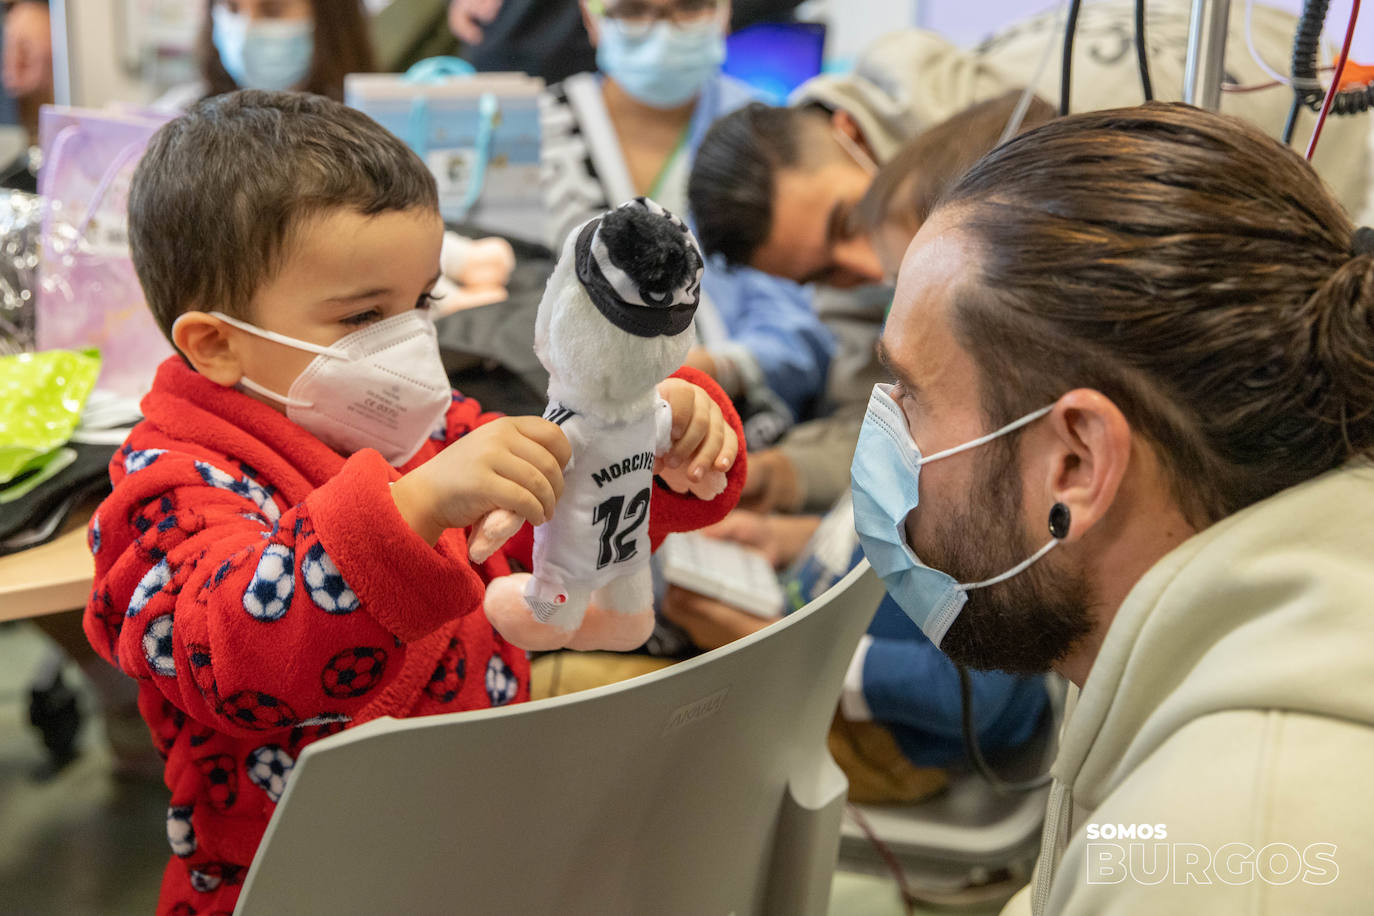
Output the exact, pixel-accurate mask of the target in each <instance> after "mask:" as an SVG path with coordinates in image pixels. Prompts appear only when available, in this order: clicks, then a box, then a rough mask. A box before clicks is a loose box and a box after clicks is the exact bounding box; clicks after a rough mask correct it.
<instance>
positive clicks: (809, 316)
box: [541, 0, 834, 448]
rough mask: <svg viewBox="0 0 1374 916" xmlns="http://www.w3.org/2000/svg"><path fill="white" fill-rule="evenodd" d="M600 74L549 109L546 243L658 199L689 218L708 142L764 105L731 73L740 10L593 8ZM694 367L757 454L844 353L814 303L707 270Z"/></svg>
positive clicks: (688, 2) (707, 2)
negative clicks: (737, 416)
mask: <svg viewBox="0 0 1374 916" xmlns="http://www.w3.org/2000/svg"><path fill="white" fill-rule="evenodd" d="M581 4H582V14H583V19H584V22H585V25H586V27H587V33H588V35H589V37H590V38H591V42H592V44H593V45H594V46H595V47H596V62H597V68H598V71H599V72H597V73H580V74H577V75H575V76H572V77H569V78H568V79H566V80H564V81H563V82H562V83H559V84H557V85H554V86H551V87H550V88H549V90H548V95H547V97H546V98H545V99H544V102H543V104H542V105H541V126H542V130H543V146H542V153H541V155H542V159H543V163H542V164H543V176H542V177H543V189H544V200H545V206H546V209H547V212H548V218H549V226H548V228H549V231H548V242H549V245H550V247H552V248H553V249H554V250H555V251H556V250H558V249H559V248H560V247H561V244H562V241H563V239H564V238H565V237H566V236H567V234H568V232H569V231H571V230H572V229H573V228H574V227H575V226H578V225H581V224H582V223H584V222H585V221H586V220H588V219H590V218H592V217H594V216H596V215H598V214H599V213H601V212H603V211H605V210H606V209H608V208H609V207H613V206H615V205H617V204H619V203H621V202H623V201H626V200H629V199H631V198H634V197H638V196H646V197H651V198H653V199H654V200H656V201H658V202H659V203H660V204H661V205H662V206H663V207H665V208H666V209H668V210H671V211H673V212H680V213H686V212H687V177H688V175H689V174H690V172H691V165H692V160H693V158H694V157H695V155H696V150H697V147H698V146H699V145H700V144H701V140H702V138H703V137H704V136H705V134H706V131H707V129H708V128H709V127H710V126H711V124H712V123H714V122H715V121H716V119H718V118H719V117H721V116H722V115H725V114H728V113H729V112H731V111H733V110H735V109H736V108H740V107H742V106H743V105H745V104H747V103H749V102H751V101H754V100H755V99H756V98H757V95H756V93H755V92H754V90H752V89H751V88H750V87H748V86H746V85H745V84H744V83H741V82H739V81H737V80H734V79H732V78H730V77H728V76H725V75H723V74H722V73H721V65H722V64H723V63H724V61H725V35H726V32H727V31H728V29H729V23H730V12H731V4H730V3H729V2H728V0H581ZM702 288H703V293H704V296H703V302H702V307H701V308H700V309H699V310H698V312H697V328H698V333H699V337H700V344H701V345H700V346H699V347H697V348H694V349H693V351H692V355H691V356H690V357H689V361H688V364H689V365H692V366H694V367H695V368H698V369H701V370H703V371H705V372H707V373H708V374H710V375H711V376H712V377H714V378H715V379H716V381H718V382H719V383H720V384H721V386H722V387H723V388H724V389H725V390H726V391H727V392H728V393H729V394H730V396H731V397H732V398H735V401H736V405H737V406H739V407H740V408H741V413H743V414H753V415H755V416H757V417H758V420H757V421H753V423H752V425H751V420H749V419H746V424H745V433H746V436H748V438H749V439H750V443H749V444H750V447H751V448H757V447H759V445H760V442H759V440H760V439H764V440H765V441H763V443H762V444H767V441H771V439H774V438H776V436H778V435H781V432H782V431H783V430H785V429H786V428H787V427H788V426H790V425H791V423H793V422H794V421H796V420H797V419H801V418H804V414H803V411H804V410H805V409H807V408H808V406H809V405H811V404H813V403H814V401H815V399H816V398H817V397H818V396H819V395H820V394H821V388H822V386H823V385H824V380H825V375H826V370H827V368H828V367H829V361H830V354H831V352H832V351H833V349H834V342H833V340H832V338H831V337H830V334H829V332H828V331H827V330H826V329H825V327H824V326H823V325H822V324H821V322H820V320H819V319H818V318H817V317H816V315H815V313H814V312H813V311H812V309H811V297H810V293H809V291H806V290H803V289H802V288H801V287H799V286H797V285H796V284H794V283H790V282H788V281H783V280H778V279H775V278H772V277H767V276H764V275H763V274H760V273H758V272H757V271H752V270H748V269H743V270H731V269H728V268H727V267H726V266H725V265H724V264H723V263H718V262H712V263H709V264H708V266H707V269H706V275H705V278H704V279H703V284H702Z"/></svg>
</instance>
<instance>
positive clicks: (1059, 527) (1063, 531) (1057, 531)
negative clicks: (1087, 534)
mask: <svg viewBox="0 0 1374 916" xmlns="http://www.w3.org/2000/svg"><path fill="white" fill-rule="evenodd" d="M1069 521H1070V517H1069V507H1068V506H1066V505H1064V504H1063V503H1055V504H1054V505H1053V506H1051V507H1050V537H1052V538H1054V539H1055V540H1056V541H1062V540H1064V538H1066V537H1068V536H1069Z"/></svg>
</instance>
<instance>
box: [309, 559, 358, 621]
mask: <svg viewBox="0 0 1374 916" xmlns="http://www.w3.org/2000/svg"><path fill="white" fill-rule="evenodd" d="M301 579H302V580H303V581H304V582H305V589H306V591H307V592H308V593H309V594H310V600H311V601H313V602H315V605H316V606H317V607H319V608H320V609H321V610H323V611H327V612H329V613H330V614H351V613H353V612H354V611H356V610H357V609H358V596H357V594H356V593H355V592H354V591H353V589H351V588H349V587H348V583H347V582H345V581H344V577H343V576H342V575H341V574H340V573H339V567H337V566H335V565H334V561H333V560H331V559H330V558H329V554H327V553H325V550H324V545H323V544H321V543H320V542H319V541H316V542H315V543H314V544H311V545H310V548H309V549H308V550H307V551H306V552H305V559H304V560H303V561H301Z"/></svg>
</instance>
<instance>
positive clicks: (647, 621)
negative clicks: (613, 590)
mask: <svg viewBox="0 0 1374 916" xmlns="http://www.w3.org/2000/svg"><path fill="white" fill-rule="evenodd" d="M653 632H654V612H653V609H652V608H645V609H644V610H642V611H640V612H638V613H635V614H617V613H615V612H614V611H607V610H605V609H603V608H599V607H597V606H596V605H595V604H592V605H588V607H587V613H586V615H585V616H584V617H583V618H582V626H580V627H578V628H577V632H576V633H574V634H573V637H572V639H571V640H570V641H569V642H568V648H569V649H577V650H578V651H579V652H590V651H594V650H597V649H604V650H607V651H611V652H628V651H630V650H631V649H638V648H639V647H640V646H642V645H644V642H645V641H646V640H647V639H648V638H649V637H650V636H652V635H653Z"/></svg>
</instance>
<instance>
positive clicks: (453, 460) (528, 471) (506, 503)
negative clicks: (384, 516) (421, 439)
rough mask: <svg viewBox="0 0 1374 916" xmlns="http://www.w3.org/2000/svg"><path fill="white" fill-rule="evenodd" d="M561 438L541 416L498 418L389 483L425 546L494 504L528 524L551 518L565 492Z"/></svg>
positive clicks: (566, 452)
mask: <svg viewBox="0 0 1374 916" xmlns="http://www.w3.org/2000/svg"><path fill="white" fill-rule="evenodd" d="M571 457H572V447H571V446H570V445H569V444H568V438H567V436H565V435H563V430H561V429H560V428H559V427H558V426H557V425H556V424H554V423H550V422H549V421H548V420H543V419H540V418H539V417H502V418H501V419H499V420H493V421H492V422H490V423H486V424H484V425H482V426H479V427H478V428H477V429H475V430H473V431H472V432H470V433H468V434H467V435H466V436H464V437H463V438H461V439H459V440H458V441H457V442H454V443H453V444H452V445H450V446H449V447H448V448H446V449H444V450H443V451H442V452H440V453H439V454H437V455H435V456H434V457H433V458H431V459H430V460H429V461H426V462H425V463H424V464H422V465H420V466H419V467H418V468H416V469H415V470H413V471H411V472H410V473H409V474H406V475H405V476H404V477H402V478H401V479H400V480H398V481H396V482H395V483H394V484H392V487H391V493H392V498H393V499H395V501H396V507H397V509H399V510H400V512H401V515H402V517H404V518H405V520H406V521H407V522H408V523H409V524H410V527H411V528H413V529H415V532H416V533H417V534H419V535H420V536H421V537H423V538H424V539H425V540H426V541H428V542H429V543H430V544H433V543H435V542H436V541H438V540H439V535H440V534H442V533H443V531H444V530H445V529H447V528H466V527H468V526H469V525H471V524H473V523H474V522H476V521H477V520H478V519H480V518H481V517H482V516H484V515H486V514H487V513H488V512H491V511H493V510H495V509H506V510H508V511H510V512H513V513H515V514H516V515H518V516H520V517H521V518H523V519H525V520H526V521H527V522H529V523H530V524H531V525H542V524H543V523H544V522H546V521H548V520H549V518H550V517H552V515H553V509H554V505H555V504H556V503H557V502H558V499H559V497H560V496H562V495H563V467H564V466H565V465H566V464H567V463H568V460H569V459H570V458H571Z"/></svg>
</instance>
